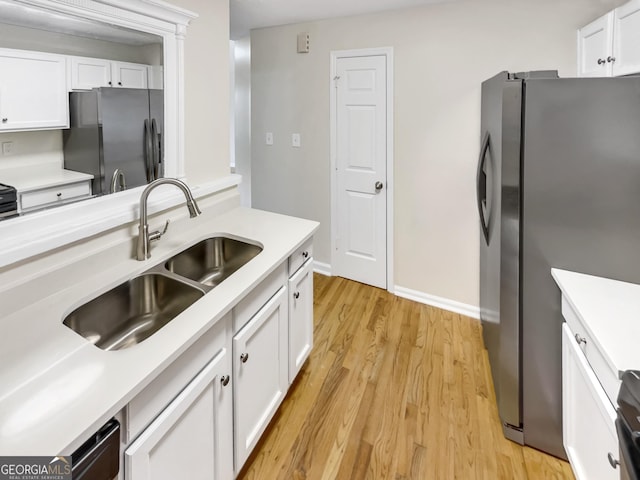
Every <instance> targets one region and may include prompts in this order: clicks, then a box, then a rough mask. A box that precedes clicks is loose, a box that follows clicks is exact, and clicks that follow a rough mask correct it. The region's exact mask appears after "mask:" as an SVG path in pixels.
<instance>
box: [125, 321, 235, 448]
mask: <svg viewBox="0 0 640 480" xmlns="http://www.w3.org/2000/svg"><path fill="white" fill-rule="evenodd" d="M230 324H231V322H230V318H229V315H227V316H226V317H224V318H221V319H220V320H219V321H218V323H216V324H215V325H214V326H213V327H211V329H210V330H209V331H208V332H206V333H205V334H204V335H202V337H200V338H199V339H198V340H197V341H196V342H195V343H194V344H193V345H192V346H191V347H189V348H188V349H187V351H186V352H184V353H183V354H182V355H181V356H180V357H178V359H177V360H175V361H174V362H173V363H172V364H171V365H169V366H168V367H167V368H166V369H165V370H164V371H163V372H162V373H161V374H160V375H158V376H157V377H156V378H155V379H154V380H153V381H152V382H151V383H150V384H149V385H148V386H147V387H146V388H145V389H144V390H142V392H140V393H139V394H138V395H137V396H136V397H135V398H134V399H133V400H131V402H129V404H128V405H127V413H128V418H129V421H128V424H127V426H128V428H127V440H126V442H127V443H129V442H130V441H131V440H133V439H134V438H136V437H137V436H138V435H139V434H140V433H141V432H142V431H143V430H144V429H145V428H146V427H147V426H148V425H149V424H150V423H151V422H152V421H153V420H154V419H155V418H156V416H157V415H158V414H159V413H160V412H161V411H162V410H163V409H164V408H165V407H166V406H167V405H168V404H169V403H170V402H171V401H172V400H173V399H174V398H175V397H176V396H177V395H178V394H179V393H180V392H181V391H182V389H183V388H184V387H186V386H187V384H188V383H189V382H190V381H191V380H192V379H193V378H194V377H195V376H196V375H197V374H198V372H199V371H200V370H201V369H202V367H203V365H206V364H207V363H208V362H209V361H210V360H211V359H212V358H214V357H215V356H216V355H218V354H219V353H220V352H222V351H223V350H224V349H225V348H226V347H227V339H230V338H231V331H230V327H231V325H230Z"/></svg>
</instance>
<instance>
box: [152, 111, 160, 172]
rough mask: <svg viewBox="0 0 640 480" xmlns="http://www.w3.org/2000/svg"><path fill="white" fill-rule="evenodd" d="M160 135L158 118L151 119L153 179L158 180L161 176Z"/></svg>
mask: <svg viewBox="0 0 640 480" xmlns="http://www.w3.org/2000/svg"><path fill="white" fill-rule="evenodd" d="M158 141H159V135H158V126H157V124H156V119H155V118H152V119H151V160H152V166H153V170H152V173H153V179H154V180H156V179H158V178H159V177H160V148H159V145H158Z"/></svg>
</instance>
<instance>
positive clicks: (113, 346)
mask: <svg viewBox="0 0 640 480" xmlns="http://www.w3.org/2000/svg"><path fill="white" fill-rule="evenodd" d="M261 251H262V248H261V247H259V246H257V245H252V244H250V243H246V242H243V241H240V240H235V239H232V238H228V237H223V236H216V237H211V238H207V239H205V240H202V241H201V242H198V243H196V244H195V245H193V246H191V247H189V248H187V249H186V250H183V251H182V252H180V253H178V254H176V255H174V256H173V257H171V258H170V259H169V260H167V261H165V262H162V263H160V264H158V265H156V266H154V267H152V268H150V269H149V270H147V271H145V272H144V273H141V274H140V275H138V276H136V277H134V278H132V279H130V280H128V281H126V282H124V283H122V284H120V285H118V286H117V287H115V288H112V289H111V290H109V291H107V292H105V293H103V294H102V295H100V296H98V297H96V298H94V299H93V300H90V301H89V302H87V303H85V304H84V305H81V306H80V307H78V308H76V309H75V310H74V311H73V312H71V313H70V314H69V315H67V316H66V317H65V319H64V321H63V323H64V325H66V326H67V327H69V328H70V329H72V330H73V331H75V332H76V333H78V334H80V335H82V336H83V337H84V338H86V339H87V340H88V341H90V342H91V343H93V344H94V345H96V346H97V347H99V348H101V349H103V350H120V349H123V348H128V347H131V346H133V345H137V344H138V343H140V342H142V341H143V340H145V339H147V338H149V337H150V336H151V335H153V334H154V333H155V332H157V331H158V330H160V329H161V328H162V327H163V326H165V325H166V324H168V323H169V322H170V321H171V320H173V319H174V318H175V317H177V316H178V315H179V314H180V313H182V312H183V311H184V310H186V309H187V308H188V307H189V306H190V305H192V304H193V303H194V302H196V301H197V300H199V299H200V298H202V297H203V296H204V295H205V293H207V292H208V291H210V290H212V289H213V288H215V287H216V286H217V285H219V284H220V283H221V282H222V281H224V280H225V279H226V278H227V277H229V276H230V275H231V274H232V273H233V272H235V271H236V270H238V269H239V268H240V267H242V266H243V265H245V264H246V263H247V262H249V260H251V259H252V258H254V257H255V256H256V255H258V254H259V253H260V252H261Z"/></svg>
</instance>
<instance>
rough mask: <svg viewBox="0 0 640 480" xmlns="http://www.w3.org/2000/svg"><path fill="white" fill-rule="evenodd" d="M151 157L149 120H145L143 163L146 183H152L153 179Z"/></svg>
mask: <svg viewBox="0 0 640 480" xmlns="http://www.w3.org/2000/svg"><path fill="white" fill-rule="evenodd" d="M151 155H152V139H151V128H150V127H149V120H148V119H145V121H144V163H145V169H146V171H147V183H149V182H152V181H153V180H154V178H153V164H152V162H153V159H152V158H151Z"/></svg>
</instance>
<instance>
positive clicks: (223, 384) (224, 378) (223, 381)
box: [220, 375, 230, 387]
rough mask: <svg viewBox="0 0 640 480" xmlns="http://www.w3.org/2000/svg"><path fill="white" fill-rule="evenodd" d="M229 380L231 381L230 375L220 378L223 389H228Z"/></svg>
mask: <svg viewBox="0 0 640 480" xmlns="http://www.w3.org/2000/svg"><path fill="white" fill-rule="evenodd" d="M229 380H230V378H229V375H223V376H222V377H221V378H220V383H221V384H222V386H223V387H226V386H227V385H229Z"/></svg>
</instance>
